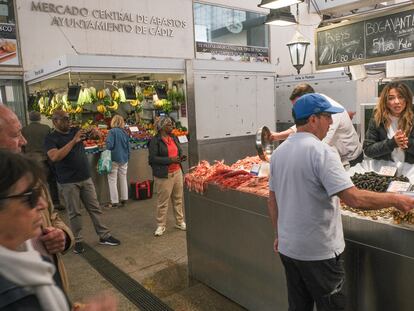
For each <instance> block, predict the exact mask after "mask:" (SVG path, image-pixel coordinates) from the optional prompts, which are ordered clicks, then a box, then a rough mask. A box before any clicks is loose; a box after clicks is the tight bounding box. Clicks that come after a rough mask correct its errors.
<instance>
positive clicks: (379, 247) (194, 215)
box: [185, 185, 414, 311]
mask: <svg viewBox="0 0 414 311" xmlns="http://www.w3.org/2000/svg"><path fill="white" fill-rule="evenodd" d="M185 212H186V221H187V249H188V266H189V274H190V277H192V278H194V279H197V280H199V281H201V282H202V283H205V284H206V285H208V286H210V287H212V288H214V289H215V290H217V291H218V292H220V293H222V294H223V295H225V296H226V297H228V298H230V299H232V300H234V301H235V302H237V303H239V304H240V305H242V306H244V307H245V308H247V309H248V310H251V311H256V310H257V311H267V310H287V309H288V304H287V289H286V284H285V283H286V281H285V275H284V270H283V266H282V263H281V261H280V259H279V257H278V256H276V255H275V254H274V253H273V250H272V246H273V237H274V233H273V232H272V226H271V223H270V219H269V217H268V214H267V198H264V197H259V196H255V195H252V194H248V193H242V192H238V191H233V190H228V191H221V190H219V189H218V188H217V187H216V186H213V185H209V186H208V190H207V192H206V193H205V194H204V195H199V194H196V193H194V192H188V191H187V190H186V191H185ZM342 221H343V226H344V233H345V240H346V251H345V269H346V273H347V280H346V293H347V297H348V302H347V310H349V311H371V310H372V311H382V310H384V311H389V310H398V311H408V310H410V311H411V310H413V303H414V298H413V297H414V295H413V287H414V231H412V230H410V229H406V228H403V227H401V226H394V225H389V224H384V223H380V222H376V221H372V220H366V219H360V218H356V217H352V216H345V215H343V217H342Z"/></svg>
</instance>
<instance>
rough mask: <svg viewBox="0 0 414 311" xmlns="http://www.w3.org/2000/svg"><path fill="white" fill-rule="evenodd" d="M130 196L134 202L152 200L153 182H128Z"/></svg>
mask: <svg viewBox="0 0 414 311" xmlns="http://www.w3.org/2000/svg"><path fill="white" fill-rule="evenodd" d="M129 185H130V190H131V191H130V194H131V198H132V199H134V200H146V199H150V198H152V188H153V181H152V180H145V181H143V182H135V181H131V182H130V184H129Z"/></svg>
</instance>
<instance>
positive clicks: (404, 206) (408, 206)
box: [394, 194, 414, 213]
mask: <svg viewBox="0 0 414 311" xmlns="http://www.w3.org/2000/svg"><path fill="white" fill-rule="evenodd" d="M398 195H399V196H400V198H399V199H398V204H396V205H395V206H394V207H395V208H396V209H398V210H400V211H401V212H403V213H406V212H409V211H411V210H412V209H413V208H414V198H413V197H411V196H408V195H403V194H398Z"/></svg>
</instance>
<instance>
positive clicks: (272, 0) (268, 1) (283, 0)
mask: <svg viewBox="0 0 414 311" xmlns="http://www.w3.org/2000/svg"><path fill="white" fill-rule="evenodd" d="M303 1H304V0H262V2H261V3H260V4H259V5H258V7H260V8H265V9H279V8H283V7H286V6H291V5H293V4H298V3H301V2H303Z"/></svg>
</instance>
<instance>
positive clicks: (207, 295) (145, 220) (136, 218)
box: [61, 198, 245, 311]
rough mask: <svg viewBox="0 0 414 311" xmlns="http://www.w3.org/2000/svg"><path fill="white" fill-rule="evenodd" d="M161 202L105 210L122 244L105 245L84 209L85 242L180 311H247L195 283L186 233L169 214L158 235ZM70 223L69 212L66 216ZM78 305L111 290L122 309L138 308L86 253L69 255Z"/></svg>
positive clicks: (67, 260)
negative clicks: (164, 228)
mask: <svg viewBox="0 0 414 311" xmlns="http://www.w3.org/2000/svg"><path fill="white" fill-rule="evenodd" d="M154 212H155V199H154V198H153V199H150V200H146V201H131V202H130V203H129V204H128V205H127V206H126V207H122V208H119V209H104V214H105V216H104V219H105V222H106V224H107V225H108V227H109V228H110V229H111V231H112V233H113V235H114V236H115V237H116V238H118V239H120V240H121V241H122V244H121V245H120V246H102V245H99V244H98V238H97V235H96V234H95V231H94V229H93V226H92V223H91V221H90V218H89V217H88V215H87V213H86V212H85V211H84V213H83V215H84V217H83V224H84V229H83V236H84V240H85V241H86V242H87V243H88V244H89V245H90V246H91V247H94V248H95V249H96V250H97V251H98V252H99V253H101V254H102V255H103V256H105V257H106V258H107V259H108V260H110V261H111V262H112V263H114V264H115V265H117V266H118V267H119V268H120V269H122V270H123V271H124V272H125V273H127V274H128V275H129V276H130V277H132V278H133V279H135V280H136V281H138V282H139V283H140V284H142V285H143V286H144V287H145V288H147V289H148V290H150V291H151V292H152V293H153V294H155V295H156V296H157V297H159V298H160V299H162V300H163V301H164V302H165V303H166V304H168V305H169V306H170V307H171V308H173V309H174V310H176V311H242V310H245V309H244V308H242V307H241V306H239V305H237V304H235V303H234V302H232V301H230V300H229V299H227V298H226V297H224V296H222V295H220V294H219V293H217V292H215V291H214V290H212V289H210V288H209V287H207V286H205V285H203V284H201V283H198V282H196V281H191V280H189V279H188V273H187V249H186V234H185V232H183V231H180V230H177V229H175V228H174V218H173V215H172V210H171V209H170V210H169V219H168V224H167V231H166V232H165V233H164V235H163V236H161V237H154V235H153V232H154V230H155V216H154ZM61 215H62V218H64V219H66V214H65V212H61ZM64 261H65V265H66V269H67V271H68V275H69V280H70V298H71V299H72V301H85V300H86V299H87V297H90V296H93V295H95V294H97V293H99V292H102V291H105V290H108V291H110V292H112V293H113V294H114V295H115V296H117V298H118V301H119V308H118V310H138V308H137V307H136V306H135V305H134V304H132V303H131V302H130V301H129V300H128V299H126V298H125V297H124V296H123V295H122V294H121V293H119V292H118V291H117V290H116V289H115V288H113V287H112V285H111V284H110V283H109V282H107V281H106V280H105V279H104V278H103V277H102V276H101V275H100V274H99V273H98V272H96V271H95V270H94V269H93V268H92V267H91V266H90V265H89V264H88V263H87V261H86V260H85V259H84V258H82V256H80V255H75V254H73V253H72V252H70V253H68V254H66V255H65V256H64Z"/></svg>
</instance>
